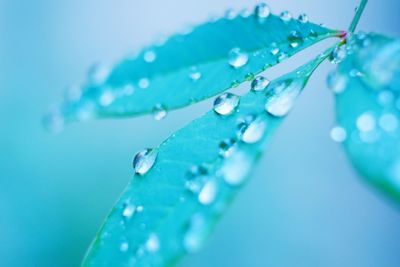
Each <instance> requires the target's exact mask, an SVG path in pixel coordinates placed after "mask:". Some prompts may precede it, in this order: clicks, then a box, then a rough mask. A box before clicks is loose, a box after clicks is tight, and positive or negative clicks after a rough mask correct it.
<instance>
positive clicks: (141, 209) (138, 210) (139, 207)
mask: <svg viewBox="0 0 400 267" xmlns="http://www.w3.org/2000/svg"><path fill="white" fill-rule="evenodd" d="M143 210H144V207H143V206H142V205H139V206H137V207H136V211H137V212H142V211H143Z"/></svg>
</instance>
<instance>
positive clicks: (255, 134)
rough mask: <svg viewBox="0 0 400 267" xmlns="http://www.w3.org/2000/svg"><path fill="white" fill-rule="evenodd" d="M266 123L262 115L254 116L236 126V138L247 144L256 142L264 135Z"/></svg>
mask: <svg viewBox="0 0 400 267" xmlns="http://www.w3.org/2000/svg"><path fill="white" fill-rule="evenodd" d="M266 128H267V123H266V122H265V120H264V119H263V118H262V117H255V118H252V119H249V120H248V121H246V122H243V123H240V124H239V126H238V132H237V136H238V138H239V139H240V140H241V141H243V142H245V143H248V144H253V143H257V142H258V141H260V140H261V138H262V137H263V135H264V132H265V129H266Z"/></svg>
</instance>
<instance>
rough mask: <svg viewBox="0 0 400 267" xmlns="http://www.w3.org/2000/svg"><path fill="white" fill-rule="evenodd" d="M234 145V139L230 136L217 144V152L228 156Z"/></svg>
mask: <svg viewBox="0 0 400 267" xmlns="http://www.w3.org/2000/svg"><path fill="white" fill-rule="evenodd" d="M235 147H236V141H235V140H234V139H232V138H228V139H225V140H224V141H222V142H221V143H220V144H219V154H220V155H221V156H222V157H224V158H226V157H229V156H230V155H231V154H232V153H233V152H234V151H235Z"/></svg>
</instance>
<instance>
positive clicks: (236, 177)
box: [84, 56, 324, 266]
mask: <svg viewBox="0 0 400 267" xmlns="http://www.w3.org/2000/svg"><path fill="white" fill-rule="evenodd" d="M323 59H324V58H323V56H321V57H318V58H317V59H315V60H313V61H311V62H310V63H308V64H307V65H304V66H303V67H301V68H299V69H298V70H296V71H294V72H292V73H289V74H287V75H284V76H282V77H281V78H279V79H277V80H275V81H273V82H271V83H270V84H269V85H268V86H267V87H266V88H264V89H263V90H262V89H259V88H258V89H259V91H255V90H251V91H250V92H248V93H247V94H245V95H244V96H242V97H241V98H240V101H237V100H238V96H237V97H235V95H233V94H230V93H226V94H223V95H222V97H221V96H220V97H218V98H217V99H216V101H215V105H214V110H212V111H210V112H208V113H206V114H205V115H204V116H202V117H200V118H199V119H196V120H194V121H193V122H191V123H190V124H189V125H187V126H186V127H184V128H182V129H181V130H179V131H177V132H176V133H175V134H173V135H172V136H171V137H170V138H168V139H167V140H166V141H165V142H164V143H162V144H161V145H160V146H159V147H158V148H157V149H155V150H145V151H142V152H140V153H139V154H138V155H137V156H136V157H135V160H134V166H135V168H136V169H135V170H136V172H139V173H140V174H135V175H134V177H133V179H132V181H131V182H130V184H129V185H128V186H127V188H126V190H125V192H124V193H123V194H122V196H121V198H120V199H119V200H118V202H117V203H116V205H115V207H114V208H113V210H112V212H111V214H110V215H109V216H108V218H107V220H106V221H105V223H104V225H103V227H102V228H101V230H100V232H99V233H98V235H97V237H96V239H95V241H94V242H93V244H92V246H91V248H90V249H89V251H88V254H87V256H86V258H85V261H84V266H170V265H174V264H175V263H176V262H177V261H178V260H179V259H180V258H181V257H182V256H184V255H185V254H187V253H191V252H195V251H197V250H198V249H200V248H201V247H202V246H203V244H204V242H205V241H206V240H207V237H208V236H209V235H210V234H211V232H212V229H213V227H214V225H215V224H216V222H217V220H218V218H219V217H220V216H221V215H222V213H223V212H224V211H225V209H226V208H227V207H228V205H229V203H230V202H231V201H232V199H233V198H234V196H235V195H236V193H237V192H238V191H239V190H240V189H241V187H242V186H243V185H244V184H245V183H246V182H247V179H248V177H249V175H250V173H251V171H252V170H253V169H254V165H255V163H256V162H257V160H258V159H259V157H260V155H261V153H262V151H263V150H264V148H265V145H266V143H267V141H268V140H269V139H270V137H271V135H272V133H273V132H274V130H275V129H276V127H277V126H278V125H279V124H280V123H281V121H282V118H283V117H284V116H285V115H286V114H288V113H289V111H290V110H291V107H292V106H293V104H294V101H295V99H296V98H297V96H298V94H299V93H300V92H301V91H302V89H303V88H304V86H305V84H306V83H307V81H308V78H309V77H310V75H311V73H312V72H313V70H314V69H315V68H316V67H317V65H318V64H319V63H320V62H321V61H322V60H323ZM221 114H225V115H221Z"/></svg>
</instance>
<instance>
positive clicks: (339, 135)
mask: <svg viewBox="0 0 400 267" xmlns="http://www.w3.org/2000/svg"><path fill="white" fill-rule="evenodd" d="M330 136H331V138H332V140H333V141H335V142H338V143H342V142H344V141H345V140H346V139H347V132H346V130H345V129H344V128H343V127H340V126H335V127H333V128H332V130H331V132H330Z"/></svg>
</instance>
